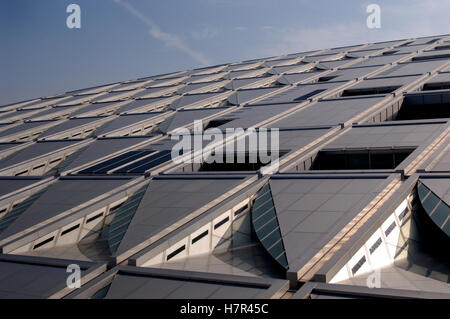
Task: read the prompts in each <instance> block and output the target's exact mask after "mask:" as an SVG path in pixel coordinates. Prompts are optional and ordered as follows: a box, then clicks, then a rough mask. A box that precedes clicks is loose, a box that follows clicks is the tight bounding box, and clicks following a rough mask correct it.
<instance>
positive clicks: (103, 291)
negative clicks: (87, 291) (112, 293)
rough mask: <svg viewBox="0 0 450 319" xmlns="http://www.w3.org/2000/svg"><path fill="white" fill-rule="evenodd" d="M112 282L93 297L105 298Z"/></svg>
mask: <svg viewBox="0 0 450 319" xmlns="http://www.w3.org/2000/svg"><path fill="white" fill-rule="evenodd" d="M111 284H112V282H111V283H109V284H107V285H106V286H105V287H103V288H101V289H99V290H98V291H97V292H96V293H95V294H93V295H92V297H91V299H103V298H105V297H106V295H107V294H108V291H109V288H110V287H111Z"/></svg>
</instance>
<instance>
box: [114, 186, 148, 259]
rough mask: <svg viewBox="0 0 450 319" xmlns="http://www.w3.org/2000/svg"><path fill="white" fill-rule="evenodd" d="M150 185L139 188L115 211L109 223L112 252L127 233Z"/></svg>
mask: <svg viewBox="0 0 450 319" xmlns="http://www.w3.org/2000/svg"><path fill="white" fill-rule="evenodd" d="M147 187H148V185H146V186H144V187H142V188H141V189H139V190H138V191H137V192H136V193H134V194H133V195H132V196H130V197H129V198H128V199H127V200H126V201H125V202H124V203H123V205H121V206H119V207H118V208H117V210H116V211H115V212H114V213H113V214H114V218H113V220H112V221H111V223H110V224H109V225H108V230H109V231H108V244H109V249H110V251H111V253H112V254H114V253H115V252H116V251H117V248H118V247H119V244H120V242H121V241H122V238H123V236H124V235H125V233H126V231H127V229H128V226H129V225H130V222H131V220H132V219H133V216H134V213H135V212H136V210H137V208H138V206H139V204H140V203H141V200H142V197H143V196H144V194H145V192H146V190H147Z"/></svg>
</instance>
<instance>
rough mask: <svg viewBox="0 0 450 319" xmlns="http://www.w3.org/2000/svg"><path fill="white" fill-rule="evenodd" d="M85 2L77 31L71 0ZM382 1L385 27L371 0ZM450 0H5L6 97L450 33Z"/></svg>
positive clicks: (0, 84)
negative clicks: (373, 20)
mask: <svg viewBox="0 0 450 319" xmlns="http://www.w3.org/2000/svg"><path fill="white" fill-rule="evenodd" d="M71 3H76V4H78V5H79V6H80V7H81V29H68V28H67V26H66V18H67V16H68V13H66V7H67V6H68V5H69V4H71ZM370 3H376V4H378V5H380V7H381V29H368V28H367V27H366V18H367V16H368V14H367V13H366V7H367V5H368V4H370ZM449 14H450V1H448V0H427V1H424V0H420V1H419V0H398V1H393V0H386V1H380V0H374V1H359V0H345V1H343V0H341V1H337V0H330V1H324V0H314V1H311V0H309V1H305V0H278V1H275V0H184V1H175V0H165V1H157V0H70V1H66V0H39V1H36V0H2V1H1V2H0V105H3V104H7V103H12V102H16V101H20V100H24V99H29V98H34V97H40V96H46V95H51V94H56V93H61V92H65V91H69V90H74V89H80V88H86V87H89V86H94V85H99V84H106V83H111V82H116V81H123V80H129V79H134V78H138V77H143V76H148V75H154V74H161V73H167V72H172V71H178V70H183V69H188V68H195V67H200V66H205V65H213V64H220V63H225V62H234V61H241V60H246V59H252V58H260V57H268V56H274V55H281V54H287V53H293V52H301V51H308V50H314V49H322V48H330V47H337V46H344V45H351V44H360V43H367V42H376V41H384V40H394V39H401V38H409V37H418V36H427V35H437V34H447V33H450V19H448V16H449Z"/></svg>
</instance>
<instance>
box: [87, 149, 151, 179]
mask: <svg viewBox="0 0 450 319" xmlns="http://www.w3.org/2000/svg"><path fill="white" fill-rule="evenodd" d="M154 152H155V151H153V150H139V151H130V152H126V153H124V154H122V155H119V156H116V157H114V158H112V159H109V160H106V161H104V162H101V163H99V164H96V165H94V166H91V167H89V168H86V169H84V170H82V171H80V172H79V174H90V175H92V174H106V173H108V172H109V171H113V170H114V169H117V168H119V167H121V166H124V165H126V164H127V163H130V162H133V161H136V160H138V159H139V158H142V157H146V158H145V159H144V161H145V160H146V159H148V158H152V156H150V157H147V156H148V155H149V154H152V153H154ZM135 163H141V161H138V162H135ZM131 165H133V164H130V165H128V166H125V167H124V168H128V167H130V166H131ZM122 171H123V169H122ZM125 172H127V171H126V170H125Z"/></svg>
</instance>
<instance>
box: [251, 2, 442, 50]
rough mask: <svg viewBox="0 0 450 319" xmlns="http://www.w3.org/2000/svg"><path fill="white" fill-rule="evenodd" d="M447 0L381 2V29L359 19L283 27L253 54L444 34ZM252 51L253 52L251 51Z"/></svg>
mask: <svg viewBox="0 0 450 319" xmlns="http://www.w3.org/2000/svg"><path fill="white" fill-rule="evenodd" d="M449 12H450V1H448V0H445V1H442V0H429V1H417V0H415V1H414V0H411V1H410V2H408V5H404V6H403V5H400V4H398V3H397V4H389V5H381V29H368V28H367V27H366V21H365V19H366V16H365V15H363V14H362V15H361V21H351V22H347V21H343V22H340V23H335V24H330V25H324V26H322V27H315V26H297V27H286V28H283V29H281V30H280V31H279V32H277V33H276V34H271V35H270V36H268V37H267V39H266V41H265V42H266V43H265V44H263V45H262V47H259V48H255V49H254V54H255V56H261V54H264V56H272V55H281V54H288V53H294V52H302V51H310V50H317V49H327V48H332V47H340V46H347V45H357V44H364V43H371V42H379V41H389V40H396V39H406V38H416V37H423V36H431V35H440V34H445V33H448V32H449V31H450V19H448V14H449ZM252 54H253V53H252Z"/></svg>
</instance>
